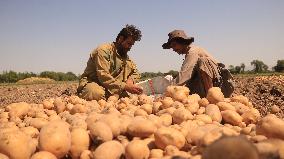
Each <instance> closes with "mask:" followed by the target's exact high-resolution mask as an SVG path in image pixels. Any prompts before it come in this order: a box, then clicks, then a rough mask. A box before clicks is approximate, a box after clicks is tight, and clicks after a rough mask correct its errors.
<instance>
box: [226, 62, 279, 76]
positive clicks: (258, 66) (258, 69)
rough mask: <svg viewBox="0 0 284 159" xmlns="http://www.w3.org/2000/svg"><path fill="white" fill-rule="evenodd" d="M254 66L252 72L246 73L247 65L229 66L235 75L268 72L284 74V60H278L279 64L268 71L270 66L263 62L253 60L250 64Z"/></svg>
mask: <svg viewBox="0 0 284 159" xmlns="http://www.w3.org/2000/svg"><path fill="white" fill-rule="evenodd" d="M250 64H251V66H253V69H252V70H248V71H245V67H246V66H245V64H244V63H241V64H240V65H239V66H233V65H229V66H228V70H229V71H230V72H231V73H233V74H240V73H267V72H273V71H274V72H284V60H278V61H277V64H276V65H275V66H273V67H272V68H271V70H268V66H267V65H266V64H265V63H264V62H263V61H261V60H253V61H251V62H250Z"/></svg>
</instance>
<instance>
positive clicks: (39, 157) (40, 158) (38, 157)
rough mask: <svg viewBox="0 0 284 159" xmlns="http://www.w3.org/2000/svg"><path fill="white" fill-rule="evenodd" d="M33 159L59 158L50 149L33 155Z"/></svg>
mask: <svg viewBox="0 0 284 159" xmlns="http://www.w3.org/2000/svg"><path fill="white" fill-rule="evenodd" d="M31 159H57V158H56V156H55V155H53V154H52V153H50V152H48V151H39V152H37V153H35V154H33V156H32V157H31Z"/></svg>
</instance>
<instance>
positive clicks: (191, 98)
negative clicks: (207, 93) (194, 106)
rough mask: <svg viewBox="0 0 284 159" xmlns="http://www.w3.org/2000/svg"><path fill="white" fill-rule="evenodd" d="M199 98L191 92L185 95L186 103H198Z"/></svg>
mask: <svg viewBox="0 0 284 159" xmlns="http://www.w3.org/2000/svg"><path fill="white" fill-rule="evenodd" d="M200 100H201V98H200V96H199V95H198V94H191V95H189V96H188V97H187V101H186V103H198V101H200Z"/></svg>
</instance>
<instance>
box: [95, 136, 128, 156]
mask: <svg viewBox="0 0 284 159" xmlns="http://www.w3.org/2000/svg"><path fill="white" fill-rule="evenodd" d="M123 154H124V147H123V146H122V145H121V143H119V142H118V141H114V140H113V141H107V142H104V143H102V144H101V145H100V146H99V147H98V148H96V150H95V151H94V152H93V156H94V159H119V158H120V157H121V156H122V155H123Z"/></svg>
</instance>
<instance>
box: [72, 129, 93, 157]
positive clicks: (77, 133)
mask: <svg viewBox="0 0 284 159" xmlns="http://www.w3.org/2000/svg"><path fill="white" fill-rule="evenodd" d="M89 145H90V138H89V134H88V132H87V130H85V129H82V128H76V129H73V130H72V131H71V148H70V152H71V157H72V159H76V158H77V159H79V158H80V155H81V153H82V152H83V151H84V150H88V149H89Z"/></svg>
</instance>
